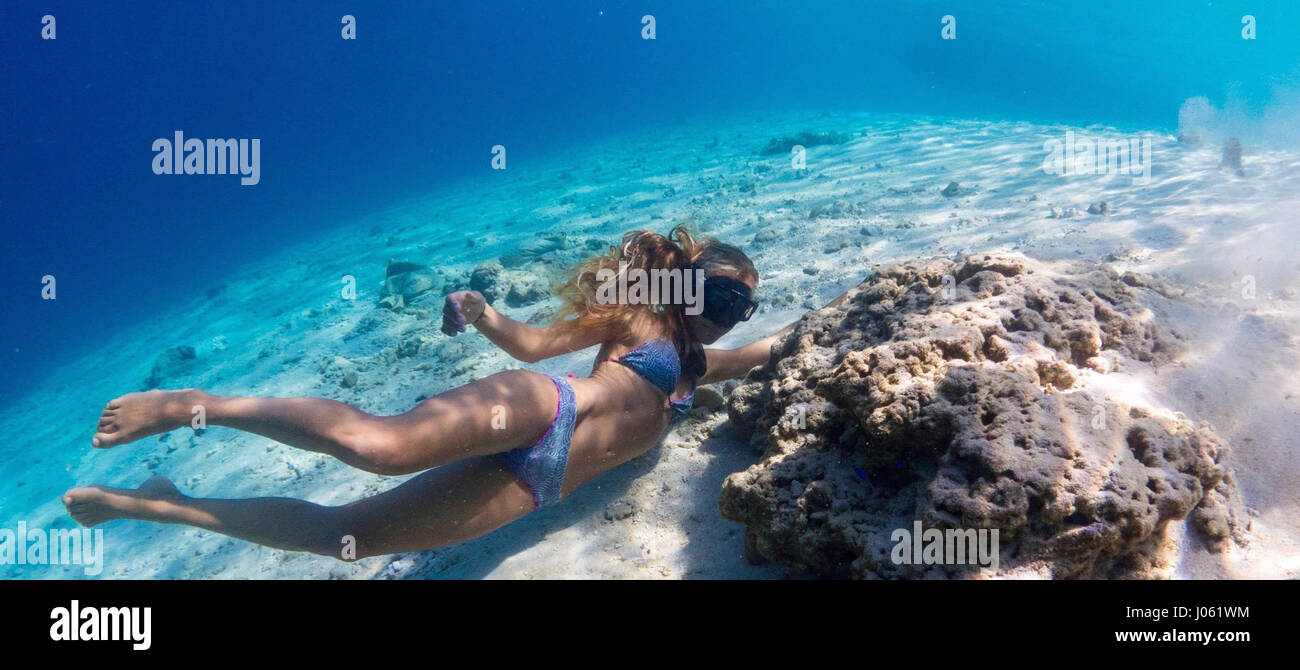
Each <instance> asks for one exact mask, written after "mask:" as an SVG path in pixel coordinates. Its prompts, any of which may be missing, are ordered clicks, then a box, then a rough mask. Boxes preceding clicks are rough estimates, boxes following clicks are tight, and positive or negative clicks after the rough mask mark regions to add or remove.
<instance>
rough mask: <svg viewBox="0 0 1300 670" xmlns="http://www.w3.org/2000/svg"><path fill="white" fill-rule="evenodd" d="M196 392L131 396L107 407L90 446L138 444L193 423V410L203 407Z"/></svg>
mask: <svg viewBox="0 0 1300 670" xmlns="http://www.w3.org/2000/svg"><path fill="white" fill-rule="evenodd" d="M202 395H205V394H204V393H203V392H202V391H198V390H196V389H183V390H180V391H146V392H144V393H128V394H126V395H124V396H121V397H120V398H114V399H112V400H110V401H108V404H107V405H104V411H103V412H102V413H101V414H100V415H99V427H98V430H97V432H96V433H95V436H94V437H92V438H90V444H91V445H93V446H95V447H98V448H100V449H107V448H109V447H115V446H117V445H119V444H126V443H127V442H134V441H135V440H138V439H140V438H142V437H148V436H150V435H156V434H158V433H164V432H167V431H169V430H171V429H173V428H179V427H180V426H184V425H185V424H187V423H189V420H190V409H191V408H192V407H194V405H199V404H202V398H201V396H202Z"/></svg>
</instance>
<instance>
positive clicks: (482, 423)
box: [92, 370, 558, 475]
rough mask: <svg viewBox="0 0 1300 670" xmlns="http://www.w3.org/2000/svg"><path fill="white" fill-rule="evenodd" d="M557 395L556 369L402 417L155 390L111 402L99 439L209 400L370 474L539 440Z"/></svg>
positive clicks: (187, 413) (166, 419) (247, 422)
mask: <svg viewBox="0 0 1300 670" xmlns="http://www.w3.org/2000/svg"><path fill="white" fill-rule="evenodd" d="M557 397H558V394H557V392H556V389H555V384H554V383H553V382H552V381H551V380H550V378H549V377H547V376H546V375H543V374H540V373H536V372H531V371H527V370H507V371H505V372H499V373H497V374H494V375H491V376H489V377H486V378H484V379H480V380H478V381H476V382H472V383H470V384H466V385H464V386H461V387H458V388H454V389H451V390H449V391H446V392H445V393H441V394H439V395H437V396H435V397H433V398H429V399H428V400H425V401H424V402H422V403H420V404H419V405H417V406H415V407H414V408H413V409H411V410H410V411H409V412H406V413H405V414H399V415H396V416H375V415H373V414H367V413H366V412H362V411H361V410H358V409H356V408H355V407H352V406H350V405H347V404H344V403H341V402H338V401H335V400H328V399H325V398H245V397H235V396H215V395H211V394H208V393H205V392H203V391H199V390H196V389H187V390H182V391H149V392H147V393H130V394H127V395H125V396H122V397H120V398H116V399H114V400H111V401H109V403H108V405H106V406H105V407H104V411H103V413H102V414H101V415H100V419H99V428H98V432H96V433H95V436H94V438H93V439H92V444H94V446H96V447H101V448H103V447H111V446H116V445H119V444H125V443H127V442H131V441H133V440H138V439H140V438H142V437H145V436H147V435H153V434H156V433H161V432H165V431H168V430H171V429H173V428H178V427H180V426H185V425H189V424H190V420H191V417H192V416H193V414H194V413H195V408H202V412H203V415H204V419H205V421H206V422H207V424H210V425H216V426H228V427H231V428H237V429H239V430H243V431H247V432H250V433H255V434H257V435H262V436H264V437H269V438H271V439H273V440H276V441H277V442H282V443H284V444H287V445H290V446H293V447H298V448H300V449H307V450H310V451H316V452H320V453H324V454H329V455H331V456H334V457H335V458H338V459H339V460H341V461H343V462H344V463H347V464H348V465H352V466H354V467H358V468H361V469H363V470H366V471H369V472H376V473H379V474H393V475H396V474H409V473H411V472H418V471H420V470H426V469H428V468H431V467H435V466H438V465H442V464H444V463H450V462H452V461H457V460H460V459H462V458H468V457H470V456H480V455H485V454H493V453H497V452H501V451H506V450H508V449H513V448H515V447H519V446H524V445H527V444H531V443H532V442H534V441H536V440H537V439H538V438H539V437H540V436H541V435H542V433H544V432H545V431H546V428H547V427H548V426H550V423H551V420H552V419H553V418H554V417H555V406H556V400H557Z"/></svg>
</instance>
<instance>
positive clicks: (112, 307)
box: [0, 0, 1300, 404]
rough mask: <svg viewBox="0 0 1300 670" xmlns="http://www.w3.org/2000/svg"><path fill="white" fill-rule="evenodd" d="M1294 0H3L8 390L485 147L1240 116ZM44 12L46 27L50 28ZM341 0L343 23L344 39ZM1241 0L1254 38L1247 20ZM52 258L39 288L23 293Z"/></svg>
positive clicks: (524, 155) (469, 173)
mask: <svg viewBox="0 0 1300 670" xmlns="http://www.w3.org/2000/svg"><path fill="white" fill-rule="evenodd" d="M1049 5H1050V6H1049ZM1297 7H1300V5H1297V3H1295V2H1294V0H1272V1H1266V0H1251V1H1249V2H1224V1H1221V0H1220V1H1216V2H1193V1H1188V0H1177V1H1175V0H1165V1H1161V2H1140V3H1139V2H1132V1H1105V2H1060V3H1047V2H1039V1H1033V2H994V1H992V0H975V1H958V0H943V1H942V2H924V1H914V0H909V1H907V2H901V1H900V2H871V1H869V0H843V1H841V0H834V1H821V2H817V1H809V2H767V1H753V2H743V3H742V2H704V1H701V0H691V1H686V2H665V1H660V0H654V1H648V2H642V3H627V2H586V1H547V2H531V3H521V2H495V1H493V0H482V1H480V2H437V1H431V0H419V1H415V2H384V3H362V2H356V1H355V0H349V1H348V2H335V1H332V0H325V1H318V0H313V1H310V2H275V3H265V2H251V1H242V0H241V1H225V2H200V1H194V2H166V3H164V2H157V3H104V2H59V3H46V4H42V3H33V2H29V1H27V0H15V1H11V2H5V3H3V4H2V5H0V49H2V50H3V58H2V59H0V114H2V115H3V124H4V132H3V134H0V156H3V160H4V178H3V180H0V212H3V217H4V218H3V221H4V243H3V245H2V246H0V272H2V273H3V287H4V290H3V291H0V313H3V314H4V323H5V328H3V329H0V370H3V382H4V383H3V384H0V402H6V401H11V400H13V399H14V398H15V397H17V396H19V395H20V394H22V393H24V392H25V390H26V389H28V388H29V387H30V385H31V384H32V382H33V380H36V379H38V378H40V376H41V375H43V374H45V373H47V372H48V371H49V370H51V369H52V368H53V367H54V366H59V365H64V364H66V363H67V361H69V360H71V359H72V357H73V356H74V355H75V354H76V353H78V352H82V351H85V350H87V349H91V348H94V347H95V346H96V344H97V342H99V341H100V339H101V336H102V334H103V333H105V332H106V331H108V330H110V329H113V328H115V327H117V326H118V325H119V324H122V323H124V322H128V321H130V320H131V319H133V318H136V317H140V316H143V315H147V314H151V313H154V312H156V311H157V310H159V309H160V308H162V307H164V306H165V305H167V304H168V303H169V302H171V301H175V300H178V299H184V298H190V297H193V296H194V295H199V294H202V293H203V292H204V291H206V290H207V289H208V288H209V287H211V286H214V285H218V284H220V283H221V282H222V281H223V278H225V277H226V276H227V275H228V273H229V272H230V270H231V268H232V267H233V266H236V265H239V264H241V263H245V262H248V261H250V260H255V259H256V258H258V257H260V256H261V255H263V254H265V253H267V252H269V251H271V250H274V249H277V248H281V247H283V246H284V245H287V244H291V243H293V242H295V241H299V240H303V239H306V238H308V237H310V236H312V235H313V234H316V233H318V232H320V231H322V230H325V229H330V228H333V227H336V226H341V225H348V224H349V222H352V221H355V220H356V219H357V217H359V216H361V215H364V214H366V213H369V212H374V211H376V210H378V209H381V208H383V207H385V206H387V205H390V204H392V203H394V202H397V201H400V200H401V199H403V198H409V197H412V196H416V195H420V194H426V193H428V192H430V191H433V190H436V189H437V188H439V187H441V186H444V185H446V184H449V183H452V182H456V181H461V180H470V179H478V178H487V177H489V176H490V175H491V172H490V171H489V169H488V168H489V161H490V158H491V156H490V153H489V152H490V148H491V147H492V146H493V145H496V144H501V145H505V146H507V147H508V148H509V166H510V169H511V170H518V171H526V170H528V167H529V162H530V160H531V159H534V158H536V157H538V156H540V155H543V154H546V153H548V152H556V151H562V150H564V149H565V148H566V147H572V146H575V145H580V144H582V143H584V142H587V141H590V140H592V139H593V138H598V137H602V136H607V135H609V134H612V133H618V132H622V131H626V130H631V129H635V128H638V127H641V126H645V125H647V124H656V123H672V122H679V121H685V120H692V119H696V118H700V117H705V116H711V117H721V118H725V117H726V116H727V115H728V114H739V113H746V114H749V113H753V112H755V111H762V110H820V109H825V110H837V111H881V112H910V113H918V114H928V115H939V116H953V117H963V118H983V119H1016V120H1027V121H1036V122H1050V123H1069V124H1078V125H1085V124H1089V123H1105V124H1108V125H1114V126H1120V127H1133V128H1154V129H1163V130H1170V131H1171V130H1172V129H1173V128H1174V127H1175V126H1176V123H1177V112H1178V109H1179V106H1180V105H1181V104H1182V102H1183V101H1184V100H1186V99H1187V98H1190V97H1194V96H1205V97H1207V98H1209V100H1210V101H1211V103H1212V104H1214V105H1216V106H1219V107H1225V108H1232V109H1237V110H1238V111H1239V112H1240V113H1241V114H1244V115H1247V116H1249V115H1258V114H1262V113H1263V112H1264V111H1265V110H1266V109H1267V108H1268V106H1269V105H1271V104H1276V101H1278V100H1281V99H1283V98H1285V97H1286V96H1289V95H1293V94H1294V91H1295V90H1296V88H1297V84H1298V82H1300V76H1298V74H1297V73H1298V70H1297V63H1300V55H1298V54H1300V47H1298V46H1297V45H1300V11H1298V10H1297ZM47 12H48V13H53V14H54V16H55V18H56V21H57V24H56V25H57V39H55V40H52V41H46V40H42V39H41V38H40V31H41V16H42V15H43V14H45V13H47ZM348 13H351V14H353V15H355V16H356V17H357V27H358V33H357V34H358V39H357V40H355V41H344V40H343V39H341V38H340V28H341V26H340V17H341V16H343V15H344V14H348ZM1247 13H1249V14H1252V15H1254V16H1255V17H1256V19H1257V22H1258V23H1257V30H1258V39H1256V40H1253V41H1247V40H1243V39H1241V34H1240V32H1241V16H1242V15H1243V14H1247ZM643 14H652V15H654V16H655V17H656V20H657V25H656V28H657V35H656V39H655V40H653V41H646V40H642V39H641V38H640V32H641V16H642V15H643ZM945 14H951V15H954V16H955V17H956V18H957V37H958V38H957V39H956V40H954V41H942V40H940V39H939V34H940V29H941V25H940V17H942V16H943V15H945ZM175 130H183V131H184V132H185V133H186V135H187V136H188V137H198V138H209V137H219V138H226V137H234V138H260V140H261V181H260V183H259V184H257V185H256V186H240V185H239V184H238V178H237V177H233V176H224V177H189V178H180V177H177V176H167V175H161V176H160V175H155V174H153V172H152V171H151V169H150V167H151V161H152V159H153V152H152V150H151V144H152V142H153V140H154V139H156V138H160V137H166V138H170V137H171V136H172V133H173V132H174V131H175ZM466 223H467V222H448V225H449V226H464V225H466ZM359 239H361V238H359ZM359 243H364V241H362V242H359ZM46 274H49V275H53V276H55V278H56V281H57V290H58V293H57V296H58V297H57V299H56V300H52V301H46V300H42V299H41V294H40V291H41V277H42V276H44V275H46ZM194 317H195V318H200V319H201V318H203V315H202V314H196V315H194ZM87 374H94V371H87ZM124 390H127V389H124ZM102 400H103V399H102V398H95V399H88V402H92V404H96V403H98V402H100V401H102Z"/></svg>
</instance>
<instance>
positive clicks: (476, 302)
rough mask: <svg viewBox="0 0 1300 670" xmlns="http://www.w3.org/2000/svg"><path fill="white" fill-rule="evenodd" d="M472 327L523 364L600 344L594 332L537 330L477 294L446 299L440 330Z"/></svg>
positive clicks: (452, 332)
mask: <svg viewBox="0 0 1300 670" xmlns="http://www.w3.org/2000/svg"><path fill="white" fill-rule="evenodd" d="M466 325H472V326H474V328H476V329H478V332H480V333H483V335H485V336H486V337H487V338H488V339H489V340H491V342H492V343H493V344H495V345H497V346H498V347H500V348H501V350H502V351H504V352H506V353H507V354H510V356H511V357H513V358H515V359H518V360H520V361H523V362H525V363H536V362H537V361H540V360H543V359H546V358H550V357H552V356H559V355H560V354H567V353H570V352H574V351H578V350H579V349H586V348H587V347H590V346H594V345H597V344H600V343H601V342H602V341H604V338H603V337H602V334H601V333H600V332H599V331H597V330H594V329H581V330H578V331H576V332H575V331H574V330H573V329H556V328H554V327H551V326H547V327H545V328H537V327H535V326H530V325H528V324H526V323H520V322H518V321H515V320H514V319H512V318H510V317H508V316H506V315H504V314H502V313H500V312H498V311H496V310H495V309H493V308H492V306H491V305H489V304H487V301H485V300H484V299H483V296H482V294H480V293H479V292H478V291H457V292H456V293H452V294H451V295H448V296H447V300H446V303H445V304H444V306H443V329H442V331H443V332H444V333H447V334H448V335H455V334H456V333H458V332H462V331H464V330H465V326H466Z"/></svg>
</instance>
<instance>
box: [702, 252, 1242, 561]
mask: <svg viewBox="0 0 1300 670" xmlns="http://www.w3.org/2000/svg"><path fill="white" fill-rule="evenodd" d="M1157 293H1163V294H1166V295H1168V293H1169V290H1168V289H1167V288H1166V287H1164V286H1163V285H1161V284H1160V283H1159V282H1156V281H1153V280H1147V279H1144V278H1142V277H1139V276H1135V275H1133V274H1131V273H1130V274H1125V275H1122V276H1121V275H1120V274H1118V273H1117V272H1115V271H1114V270H1113V269H1111V268H1110V267H1108V266H1098V265H1088V264H1082V263H1073V264H1046V263H1040V262H1037V261H1033V260H1030V259H1028V258H1025V257H1023V256H1019V255H981V256H970V257H966V258H962V259H959V260H956V261H954V260H949V259H943V258H938V259H930V260H921V261H914V262H909V263H904V264H901V265H897V266H894V267H890V268H888V269H884V270H881V271H879V272H876V273H874V274H872V275H871V276H870V277H869V278H868V279H867V280H866V281H864V282H863V283H862V284H861V285H860V286H858V287H857V288H856V289H854V290H853V291H851V292H850V293H849V294H848V296H847V297H846V299H845V300H843V301H842V302H840V304H838V305H835V306H833V307H828V308H826V309H821V310H817V311H814V312H810V313H809V314H808V315H806V316H805V317H804V318H803V319H802V320H801V321H800V323H799V324H798V326H797V327H796V328H795V330H794V331H793V332H792V333H791V334H790V335H788V336H787V337H785V338H784V339H783V340H782V341H780V342H779V343H777V344H776V345H775V346H774V351H775V353H776V354H777V355H775V356H773V359H772V362H771V363H769V364H768V365H766V366H764V367H761V368H757V369H755V370H754V371H751V373H750V375H749V376H748V377H747V378H746V379H745V381H744V382H743V383H742V384H741V385H740V386H738V387H737V388H736V389H735V390H734V391H733V393H732V394H731V396H730V398H729V399H728V413H729V415H730V418H731V422H732V424H733V425H734V426H736V427H737V428H738V430H740V431H741V432H742V433H743V434H744V435H747V436H748V437H749V439H750V440H751V442H752V443H753V444H754V445H755V447H757V448H759V449H761V450H762V451H763V459H762V461H761V462H760V463H758V464H757V465H755V466H753V467H751V468H749V469H748V470H746V471H744V472H738V473H735V474H733V475H731V476H730V477H729V478H728V479H727V481H726V483H725V485H724V487H723V491H722V495H721V499H720V510H721V513H722V515H723V516H724V517H726V518H728V519H731V520H733V521H738V522H741V523H744V524H745V525H746V544H747V550H748V551H750V552H751V553H753V554H757V555H758V556H761V557H762V558H765V559H767V560H771V561H775V562H777V563H779V564H781V565H783V566H784V567H785V568H786V569H787V570H788V571H789V572H791V573H793V574H810V575H816V576H823V577H861V578H869V577H918V578H919V577H936V576H950V577H969V576H973V575H974V574H976V573H975V570H976V569H977V566H972V565H953V564H925V563H918V562H915V561H914V562H902V563H900V562H896V560H895V559H896V558H897V555H896V553H895V552H894V551H893V550H894V549H895V548H896V545H897V544H898V543H897V542H896V541H895V540H894V539H892V538H893V535H894V533H895V531H896V529H909V530H910V529H912V528H913V526H914V523H915V522H916V521H918V520H919V521H920V522H921V523H922V525H923V526H924V527H925V528H929V529H938V530H941V531H942V530H944V529H997V530H998V531H999V537H1000V552H999V559H1000V560H999V561H998V566H999V567H998V571H999V573H1001V574H1008V573H1009V571H1017V574H1022V573H1020V572H1019V571H1021V570H1028V571H1030V572H1031V573H1033V574H1039V575H1051V576H1052V577H1055V578H1070V577H1145V576H1153V575H1158V574H1160V570H1161V569H1163V568H1167V567H1168V565H1167V562H1168V559H1169V556H1168V551H1167V549H1168V545H1169V544H1170V538H1169V537H1166V533H1165V531H1166V527H1167V526H1168V524H1170V522H1175V521H1179V520H1184V519H1187V520H1189V522H1190V524H1191V526H1192V527H1193V528H1194V529H1195V532H1194V533H1193V535H1194V536H1195V537H1196V538H1199V540H1200V541H1202V542H1204V543H1206V544H1207V545H1208V546H1210V547H1211V548H1213V549H1223V548H1225V547H1226V543H1228V542H1233V541H1236V542H1243V541H1244V537H1245V531H1246V530H1247V528H1248V525H1247V521H1246V518H1247V517H1246V514H1245V512H1244V507H1243V506H1242V504H1241V499H1240V495H1239V493H1238V491H1237V488H1236V485H1235V483H1234V480H1233V476H1232V472H1231V470H1230V468H1229V466H1228V463H1227V454H1228V446H1227V445H1226V444H1225V443H1224V441H1223V440H1221V439H1220V438H1219V437H1218V436H1216V435H1215V433H1214V432H1213V430H1212V429H1211V428H1210V427H1209V426H1208V425H1205V424H1201V425H1195V424H1193V423H1191V422H1190V421H1188V420H1186V419H1184V418H1183V417H1182V416H1181V415H1177V414H1174V413H1173V412H1170V411H1168V410H1164V409H1160V408H1151V407H1142V406H1135V405H1132V404H1129V403H1126V402H1123V401H1121V400H1120V399H1117V398H1114V397H1110V396H1109V395H1108V394H1107V393H1106V391H1105V389H1106V388H1108V387H1107V385H1106V384H1104V383H1097V382H1099V381H1102V380H1106V379H1113V377H1110V375H1112V374H1114V371H1116V370H1117V369H1119V368H1132V369H1134V370H1136V369H1137V368H1140V367H1143V366H1159V365H1161V364H1163V363H1166V362H1168V361H1170V360H1171V358H1172V357H1173V356H1175V355H1176V354H1177V353H1178V351H1179V350H1180V349H1181V347H1182V346H1183V344H1182V340H1181V338H1180V336H1179V335H1178V334H1177V333H1175V332H1172V331H1170V330H1168V329H1167V328H1165V327H1163V326H1162V325H1161V323H1159V322H1158V321H1157V320H1155V319H1154V318H1153V313H1152V312H1151V311H1150V310H1149V309H1148V308H1147V307H1145V306H1144V300H1145V299H1146V298H1148V297H1154V296H1155V294H1157Z"/></svg>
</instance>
